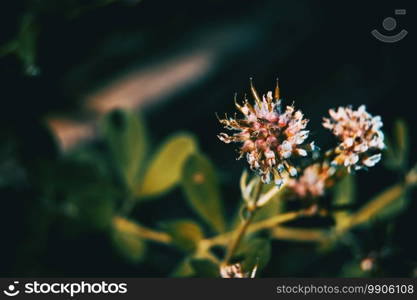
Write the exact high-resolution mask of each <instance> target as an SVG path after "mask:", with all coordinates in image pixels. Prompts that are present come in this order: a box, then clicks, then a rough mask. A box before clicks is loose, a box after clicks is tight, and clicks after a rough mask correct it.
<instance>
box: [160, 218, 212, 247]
mask: <svg viewBox="0 0 417 300" xmlns="http://www.w3.org/2000/svg"><path fill="white" fill-rule="evenodd" d="M163 228H164V230H165V231H166V232H167V233H168V234H169V235H170V236H171V237H172V240H173V242H174V244H175V245H176V246H177V247H178V248H180V249H181V250H184V251H186V252H193V251H194V250H195V249H196V248H197V244H198V242H199V241H200V240H202V239H203V238H204V234H203V231H202V230H201V228H200V226H199V225H198V224H197V223H195V222H194V221H191V220H176V221H171V222H167V223H164V224H163Z"/></svg>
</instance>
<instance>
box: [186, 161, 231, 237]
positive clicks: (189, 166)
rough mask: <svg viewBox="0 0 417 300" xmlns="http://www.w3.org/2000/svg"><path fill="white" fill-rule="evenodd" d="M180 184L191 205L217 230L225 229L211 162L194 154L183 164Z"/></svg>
mask: <svg viewBox="0 0 417 300" xmlns="http://www.w3.org/2000/svg"><path fill="white" fill-rule="evenodd" d="M182 186H183V189H184V192H185V194H186V196H187V200H188V202H189V204H190V205H191V207H192V208H193V209H194V210H195V211H196V212H197V213H198V214H199V215H200V217H201V218H202V219H204V220H205V221H206V222H207V223H208V224H209V225H211V226H212V227H213V229H215V230H216V231H218V232H222V231H224V229H225V222H224V216H223V207H222V204H221V200H220V191H219V186H218V182H217V176H216V174H215V171H214V167H213V166H212V164H211V162H210V161H209V160H208V159H207V158H206V157H205V156H203V155H201V154H194V155H192V156H190V157H189V158H188V160H187V161H186V163H185V165H184V170H183V178H182Z"/></svg>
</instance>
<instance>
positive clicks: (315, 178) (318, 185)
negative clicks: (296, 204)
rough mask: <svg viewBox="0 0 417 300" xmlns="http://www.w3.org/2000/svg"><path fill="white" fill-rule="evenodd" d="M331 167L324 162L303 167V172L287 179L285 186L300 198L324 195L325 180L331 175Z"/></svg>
mask: <svg viewBox="0 0 417 300" xmlns="http://www.w3.org/2000/svg"><path fill="white" fill-rule="evenodd" d="M332 171H333V168H332V167H329V166H328V165H325V164H319V163H316V164H313V165H311V166H308V167H307V168H305V169H304V171H303V174H302V175H301V176H300V177H299V178H297V179H293V178H291V179H290V180H288V183H287V187H288V188H289V189H290V190H292V191H293V192H294V193H295V194H296V195H297V196H299V197H300V198H305V197H311V198H315V197H319V196H322V195H324V192H325V188H326V181H327V180H328V179H329V177H330V176H331V175H332V173H333V172H332Z"/></svg>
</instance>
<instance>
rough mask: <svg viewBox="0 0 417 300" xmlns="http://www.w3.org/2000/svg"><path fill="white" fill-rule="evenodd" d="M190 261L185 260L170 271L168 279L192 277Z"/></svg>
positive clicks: (192, 270) (192, 271)
mask: <svg viewBox="0 0 417 300" xmlns="http://www.w3.org/2000/svg"><path fill="white" fill-rule="evenodd" d="M190 260H191V259H190V258H188V257H187V258H185V259H184V260H183V261H182V262H180V263H179V265H178V266H177V267H176V268H175V269H174V271H172V273H171V274H170V277H191V276H193V275H194V269H193V266H192V265H191V261H190Z"/></svg>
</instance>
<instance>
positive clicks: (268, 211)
mask: <svg viewBox="0 0 417 300" xmlns="http://www.w3.org/2000/svg"><path fill="white" fill-rule="evenodd" d="M274 186H275V185H274V184H264V185H263V186H262V195H264V194H265V193H267V192H268V191H269V190H270V189H271V188H273V187H274ZM284 193H285V187H284V188H282V189H281V191H280V192H278V194H276V195H275V196H274V197H272V198H271V199H270V200H269V201H268V202H267V203H266V204H265V205H264V206H262V207H261V208H259V209H258V211H257V212H256V214H255V217H254V218H253V221H252V222H253V223H255V222H259V221H262V220H265V219H269V218H271V217H273V216H276V215H278V214H279V213H281V212H282V211H283V208H284V207H283V204H284V203H283V201H282V197H283V195H284Z"/></svg>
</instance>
